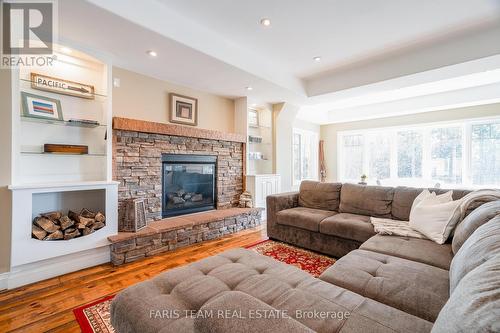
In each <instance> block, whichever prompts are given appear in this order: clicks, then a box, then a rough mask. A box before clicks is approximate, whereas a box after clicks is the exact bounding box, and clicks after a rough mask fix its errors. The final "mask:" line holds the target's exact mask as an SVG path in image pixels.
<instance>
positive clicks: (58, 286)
mask: <svg viewBox="0 0 500 333" xmlns="http://www.w3.org/2000/svg"><path fill="white" fill-rule="evenodd" d="M265 238H266V234H265V225H263V226H260V227H258V228H255V229H250V230H245V231H242V232H239V233H237V234H234V235H229V236H226V237H224V238H220V239H218V240H213V241H208V242H204V243H199V244H196V245H193V246H189V247H186V248H182V249H179V250H176V251H172V252H167V253H165V254H161V255H157V256H154V257H149V258H146V259H144V260H140V261H137V262H133V263H130V264H125V265H123V266H118V267H114V266H112V265H111V264H103V265H99V266H95V267H91V268H87V269H84V270H81V271H77V272H73V273H69V274H66V275H62V276H59V277H55V278H52V279H48V280H45V281H41V282H38V283H34V284H31V285H28V286H24V287H20V288H17V289H13V290H9V291H4V292H1V293H0V332H80V327H79V326H78V323H77V322H76V320H75V317H74V315H73V311H72V310H73V309H74V308H76V307H79V306H81V305H84V304H87V303H90V302H92V301H95V300H99V299H101V298H103V297H105V296H108V295H114V294H116V293H117V292H119V291H120V290H122V289H124V288H126V287H128V286H130V285H132V284H135V283H138V282H140V281H143V280H147V279H149V278H152V277H153V276H155V275H157V274H159V273H161V272H163V271H166V270H169V269H171V268H174V267H177V266H181V265H185V264H188V263H190V262H193V261H197V260H199V259H202V258H205V257H208V256H211V255H214V254H216V253H219V252H222V251H225V250H227V249H230V248H235V247H245V246H247V245H250V244H252V243H255V242H258V241H260V240H263V239H265Z"/></svg>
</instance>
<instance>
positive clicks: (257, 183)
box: [246, 174, 281, 209]
mask: <svg viewBox="0 0 500 333" xmlns="http://www.w3.org/2000/svg"><path fill="white" fill-rule="evenodd" d="M246 178H247V191H248V192H250V193H251V194H252V197H253V202H254V206H255V207H261V208H264V209H265V208H266V198H267V196H268V195H271V194H276V193H279V192H280V191H281V177H280V175H275V174H262V175H248V176H247V177H246Z"/></svg>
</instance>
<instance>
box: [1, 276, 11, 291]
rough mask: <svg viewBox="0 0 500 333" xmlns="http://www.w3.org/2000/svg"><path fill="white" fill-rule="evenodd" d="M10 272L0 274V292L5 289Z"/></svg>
mask: <svg viewBox="0 0 500 333" xmlns="http://www.w3.org/2000/svg"><path fill="white" fill-rule="evenodd" d="M9 275H10V272H5V273H0V290H5V289H7V286H8V284H9Z"/></svg>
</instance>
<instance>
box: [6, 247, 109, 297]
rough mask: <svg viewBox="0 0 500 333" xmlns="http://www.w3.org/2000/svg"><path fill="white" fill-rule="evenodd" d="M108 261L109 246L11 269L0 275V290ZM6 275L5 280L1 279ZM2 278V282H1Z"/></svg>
mask: <svg viewBox="0 0 500 333" xmlns="http://www.w3.org/2000/svg"><path fill="white" fill-rule="evenodd" d="M109 261H110V252H109V246H103V247H100V248H97V249H91V250H86V251H81V252H78V253H73V254H70V255H65V256H60V257H56V258H51V259H47V260H42V261H39V262H35V263H30V264H26V265H21V266H16V267H11V271H10V272H8V273H3V274H1V275H0V289H1V287H3V286H4V285H3V284H6V286H5V288H4V289H13V288H17V287H21V286H24V285H27V284H30V283H34V282H38V281H42V280H46V279H50V278H53V277H56V276H60V275H63V274H67V273H71V272H75V271H78V270H81V269H84V268H88V267H92V266H96V265H100V264H104V263H107V262H109ZM3 275H7V278H5V277H3ZM2 277H3V279H4V280H2Z"/></svg>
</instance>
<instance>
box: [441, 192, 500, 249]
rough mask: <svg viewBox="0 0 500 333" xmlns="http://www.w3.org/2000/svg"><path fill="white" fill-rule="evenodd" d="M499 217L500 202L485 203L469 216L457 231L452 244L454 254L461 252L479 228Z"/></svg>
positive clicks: (459, 225)
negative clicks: (462, 247)
mask: <svg viewBox="0 0 500 333" xmlns="http://www.w3.org/2000/svg"><path fill="white" fill-rule="evenodd" d="M497 215H500V200H496V201H491V202H488V203H485V204H483V205H481V206H480V207H478V208H476V209H475V210H473V211H472V212H471V213H470V214H469V215H467V217H466V218H465V219H463V220H462V222H460V223H459V224H458V226H457V228H456V229H455V234H454V236H453V241H452V243H451V249H452V251H453V253H455V254H456V253H457V252H458V250H460V247H461V246H462V245H463V244H464V243H465V241H466V240H467V238H469V237H470V236H471V235H472V234H473V233H474V231H476V229H477V228H479V227H480V226H482V225H483V224H485V223H486V222H488V221H489V220H491V219H492V218H494V217H495V216H497Z"/></svg>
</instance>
